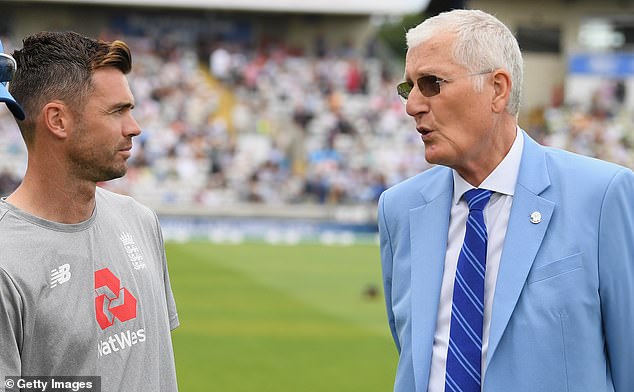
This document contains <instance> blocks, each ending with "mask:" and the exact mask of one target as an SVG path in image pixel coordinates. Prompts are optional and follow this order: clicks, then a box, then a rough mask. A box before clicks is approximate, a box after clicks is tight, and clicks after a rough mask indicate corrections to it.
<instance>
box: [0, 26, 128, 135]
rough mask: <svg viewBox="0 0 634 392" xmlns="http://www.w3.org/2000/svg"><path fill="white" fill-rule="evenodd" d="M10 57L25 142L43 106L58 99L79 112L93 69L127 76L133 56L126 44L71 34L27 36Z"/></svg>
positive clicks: (31, 132) (53, 33) (13, 92)
mask: <svg viewBox="0 0 634 392" xmlns="http://www.w3.org/2000/svg"><path fill="white" fill-rule="evenodd" d="M13 57H14V58H15V60H16V62H17V63H18V70H17V72H16V74H15V76H14V77H13V80H11V83H10V84H9V90H10V92H11V94H12V95H13V97H14V98H15V99H16V100H17V101H18V102H20V104H21V105H22V107H23V108H24V111H25V112H26V119H25V120H24V121H22V122H20V124H19V125H20V130H21V132H22V136H23V137H24V140H25V141H26V142H27V143H29V142H30V141H32V138H33V132H34V129H35V128H34V127H35V122H34V116H36V115H37V113H38V112H39V111H40V110H41V109H42V107H43V106H44V105H46V103H48V102H51V101H52V100H55V99H58V100H61V101H63V102H64V103H66V104H68V105H69V106H70V107H71V110H73V111H74V112H75V113H80V112H81V111H82V110H83V107H84V104H85V102H86V98H87V96H88V94H89V92H90V89H91V88H92V74H93V73H94V72H95V71H96V70H98V69H100V68H105V67H114V68H116V69H118V70H120V71H121V72H123V73H124V74H127V73H129V72H130V70H131V68H132V55H131V53H130V48H129V47H128V45H127V44H126V43H125V42H123V41H119V40H116V41H112V42H108V41H102V40H96V39H92V38H88V37H84V36H82V35H80V34H77V33H75V32H72V31H66V32H40V33H36V34H33V35H31V36H29V37H26V38H25V39H24V40H23V48H22V49H20V50H16V51H15V52H13Z"/></svg>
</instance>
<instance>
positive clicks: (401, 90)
mask: <svg viewBox="0 0 634 392" xmlns="http://www.w3.org/2000/svg"><path fill="white" fill-rule="evenodd" d="M411 91H412V85H410V84H409V83H407V82H403V83H400V84H399V85H398V86H396V92H397V93H398V95H399V96H400V97H401V98H403V99H407V97H409V93H410V92H411Z"/></svg>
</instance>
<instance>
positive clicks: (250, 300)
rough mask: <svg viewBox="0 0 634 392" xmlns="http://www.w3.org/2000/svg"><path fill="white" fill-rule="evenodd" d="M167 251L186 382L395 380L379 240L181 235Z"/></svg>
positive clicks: (198, 385) (339, 385) (340, 390)
mask: <svg viewBox="0 0 634 392" xmlns="http://www.w3.org/2000/svg"><path fill="white" fill-rule="evenodd" d="M166 252H167V257H168V263H169V269H170V276H171V283H172V289H173V291H174V295H175V297H176V301H177V306H178V313H179V317H180V322H181V326H180V327H179V328H178V329H176V330H175V331H174V332H173V342H174V353H175V356H176V369H177V376H178V383H179V387H180V390H181V391H184V392H196V391H205V392H207V391H221V392H241V391H245V392H246V391H249V392H268V391H271V392H287V391H288V392H290V391H293V392H312V391H314V392H329V391H333V392H344V391H351V392H352V391H354V392H356V391H359V392H361V391H363V392H370V391H377V392H379V391H389V390H391V389H392V385H393V379H394V372H395V369H396V362H397V353H396V349H395V348H394V344H393V342H392V339H391V337H390V335H389V330H388V327H387V322H386V317H385V310H384V302H383V295H382V290H380V287H381V274H380V259H379V250H378V247H377V246H376V245H354V246H320V245H306V244H303V245H294V246H272V245H267V244H255V243H253V244H240V245H219V244H212V243H204V242H189V243H182V244H181V243H173V242H172V243H168V244H167V245H166ZM370 285H374V286H376V287H378V288H379V294H378V296H376V297H375V298H373V299H371V298H368V296H367V295H364V292H365V290H366V288H367V287H369V286H370Z"/></svg>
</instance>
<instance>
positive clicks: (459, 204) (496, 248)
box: [427, 130, 524, 392]
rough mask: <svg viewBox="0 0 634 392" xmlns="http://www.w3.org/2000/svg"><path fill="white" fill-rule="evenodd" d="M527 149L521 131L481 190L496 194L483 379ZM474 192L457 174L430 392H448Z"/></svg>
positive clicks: (490, 225)
mask: <svg viewBox="0 0 634 392" xmlns="http://www.w3.org/2000/svg"><path fill="white" fill-rule="evenodd" d="M523 148H524V136H523V134H522V132H521V131H519V130H516V137H515V141H514V142H513V145H512V146H511V149H510V151H509V152H508V154H506V157H504V159H503V160H502V162H500V164H499V165H498V166H497V167H496V168H495V170H493V172H491V174H489V176H488V177H487V178H486V179H485V180H484V181H483V182H482V184H480V187H479V188H481V189H488V190H490V191H493V195H492V196H491V199H490V201H489V203H487V205H486V207H485V208H484V223H485V224H486V227H487V233H488V236H489V240H488V243H487V259H486V274H485V279H484V316H483V323H484V325H483V326H482V373H481V374H482V375H483V376H484V373H485V370H486V364H485V359H486V353H487V349H488V345H489V330H490V327H491V309H492V307H493V293H494V291H495V282H496V280H497V275H498V270H499V267H500V258H501V256H502V247H503V245H504V237H505V236H506V228H507V226H508V222H509V215H510V213H511V204H512V203H513V194H514V191H515V184H516V183H517V174H518V172H519V167H520V160H521V158H522V150H523ZM472 188H473V186H472V185H471V184H469V183H468V182H467V181H465V180H464V179H463V178H462V177H460V175H459V174H458V173H457V172H456V171H455V170H454V172H453V189H454V192H453V203H452V206H451V217H450V219H449V236H448V239H447V253H446V255H445V269H444V272H443V278H442V287H441V291H440V303H439V304H438V318H437V320H436V333H435V334H434V347H433V351H432V360H431V370H430V375H429V385H428V389H427V390H428V392H443V391H444V390H445V371H446V369H445V367H446V364H447V347H448V345H449V326H450V324H451V303H452V299H453V285H454V278H455V276H456V269H457V266H458V255H459V254H460V249H461V248H462V243H463V241H464V236H465V231H466V222H467V216H468V215H469V207H467V202H466V201H465V200H463V199H462V195H463V194H464V193H465V192H466V191H468V190H470V189H472ZM483 379H484V377H483Z"/></svg>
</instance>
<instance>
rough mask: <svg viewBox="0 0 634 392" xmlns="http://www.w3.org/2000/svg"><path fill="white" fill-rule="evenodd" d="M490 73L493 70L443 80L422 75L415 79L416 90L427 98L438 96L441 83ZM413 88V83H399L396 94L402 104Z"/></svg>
mask: <svg viewBox="0 0 634 392" xmlns="http://www.w3.org/2000/svg"><path fill="white" fill-rule="evenodd" d="M491 72H493V70H489V71H482V72H476V73H472V74H468V75H462V76H458V77H455V78H453V79H443V78H439V77H438V76H436V75H423V76H421V77H420V78H418V79H416V85H417V86H418V89H419V90H420V92H421V94H423V96H425V97H427V98H429V97H433V96H434V95H438V94H440V85H441V84H443V83H450V82H453V81H454V80H457V79H462V78H468V77H471V76H478V75H485V74H488V73H491ZM413 88H414V83H412V82H411V81H406V82H401V83H399V84H398V85H397V86H396V92H397V93H398V95H399V96H400V97H401V98H402V99H403V102H406V101H407V98H408V97H409V93H410V92H411V91H412V89H413Z"/></svg>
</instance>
